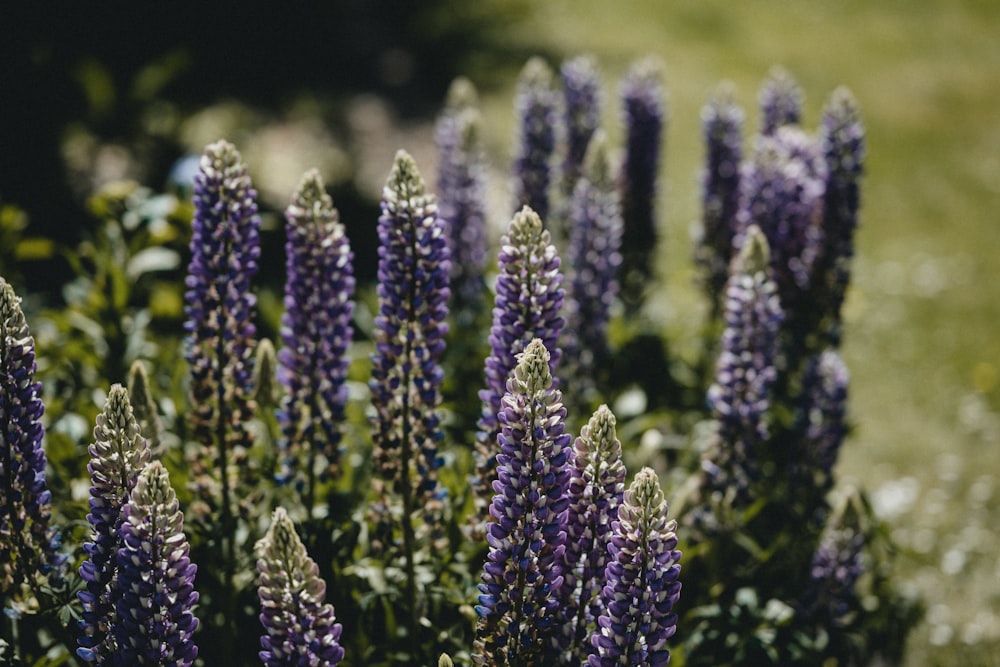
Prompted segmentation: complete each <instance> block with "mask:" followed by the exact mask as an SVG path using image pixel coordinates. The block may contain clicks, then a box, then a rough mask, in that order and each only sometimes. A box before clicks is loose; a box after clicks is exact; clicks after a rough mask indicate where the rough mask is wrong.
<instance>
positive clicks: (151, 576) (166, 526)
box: [113, 461, 198, 667]
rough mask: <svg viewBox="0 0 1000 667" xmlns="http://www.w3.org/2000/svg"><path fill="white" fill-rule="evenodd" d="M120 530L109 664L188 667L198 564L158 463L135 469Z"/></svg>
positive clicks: (192, 654) (195, 622)
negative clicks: (136, 473) (114, 647)
mask: <svg viewBox="0 0 1000 667" xmlns="http://www.w3.org/2000/svg"><path fill="white" fill-rule="evenodd" d="M119 534H120V536H121V540H122V548H121V549H120V550H119V551H118V583H117V587H116V612H117V619H116V623H115V625H114V628H113V632H114V638H115V641H116V643H117V653H116V654H115V656H114V662H113V664H115V665H146V664H149V665H177V666H180V667H187V666H189V665H191V663H192V662H194V659H195V658H196V657H197V655H198V647H197V646H195V644H194V642H193V641H192V635H193V634H194V631H195V630H196V629H197V627H198V619H197V618H195V616H194V614H193V613H192V611H191V608H192V607H193V606H194V605H195V603H197V602H198V593H197V592H195V590H194V577H195V572H196V571H197V569H198V568H197V566H195V565H193V564H192V563H191V560H190V559H189V558H188V553H189V551H190V547H189V546H188V541H187V538H186V537H185V536H184V515H183V514H182V513H181V511H180V507H179V505H178V502H177V495H176V494H175V493H174V490H173V487H171V486H170V479H169V477H168V475H167V470H166V468H164V467H163V465H162V464H161V463H160V462H159V461H153V462H151V463H150V464H148V465H147V466H145V467H144V468H143V470H142V472H141V473H139V479H138V481H137V482H136V484H135V488H134V489H133V490H132V494H131V496H130V498H129V501H128V502H127V503H126V504H125V506H124V508H123V509H122V525H121V528H120V530H119Z"/></svg>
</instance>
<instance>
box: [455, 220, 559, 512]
mask: <svg viewBox="0 0 1000 667" xmlns="http://www.w3.org/2000/svg"><path fill="white" fill-rule="evenodd" d="M559 267H560V261H559V256H558V255H557V254H556V249H555V246H554V245H552V243H551V240H550V236H549V233H548V232H547V231H546V230H544V229H543V228H542V220H541V218H539V217H538V214H536V213H535V212H534V211H532V210H531V209H530V208H527V207H525V208H524V209H523V210H521V211H520V212H519V213H517V214H515V215H514V219H513V220H512V221H511V223H510V226H509V227H508V228H507V233H506V234H505V235H504V236H502V237H501V238H500V253H499V268H500V274H499V275H498V276H497V283H496V301H495V305H494V307H493V326H492V328H491V329H490V336H489V342H490V355H489V356H488V357H487V358H486V365H485V366H486V368H485V374H486V389H484V390H482V391H480V392H479V397H480V398H481V399H482V401H483V409H482V414H481V416H480V419H479V422H478V424H477V426H478V428H479V433H478V435H477V440H476V452H477V458H476V464H477V473H478V479H477V480H475V481H474V484H473V486H474V487H475V488H476V489H477V496H478V504H477V508H476V509H477V511H476V512H475V513H474V515H473V516H474V517H482V516H483V515H484V514H485V512H484V510H485V505H486V503H487V502H488V500H489V497H490V495H491V494H492V492H491V490H490V489H491V488H492V482H493V480H495V479H496V453H497V446H496V442H497V440H496V438H497V434H498V433H499V432H500V423H499V421H498V417H497V413H498V412H500V410H501V407H502V406H501V402H502V398H503V396H504V393H505V390H506V387H507V379H508V378H509V377H510V374H511V372H512V371H513V370H514V367H515V366H516V365H517V355H518V354H520V353H521V352H522V351H524V349H525V347H526V346H527V345H528V343H529V342H530V341H531V340H532V339H533V338H539V339H541V341H542V343H543V344H544V345H545V348H546V349H547V350H550V353H549V371H550V373H553V374H554V372H555V367H556V363H557V362H558V360H559V356H560V351H559V349H558V347H557V345H558V341H559V336H560V334H561V333H562V329H563V318H562V316H561V315H560V311H561V310H562V307H563V299H564V297H565V290H564V289H563V288H562V281H563V276H562V273H561V272H560V268H559Z"/></svg>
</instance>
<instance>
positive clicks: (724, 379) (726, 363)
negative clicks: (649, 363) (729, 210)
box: [703, 226, 784, 498]
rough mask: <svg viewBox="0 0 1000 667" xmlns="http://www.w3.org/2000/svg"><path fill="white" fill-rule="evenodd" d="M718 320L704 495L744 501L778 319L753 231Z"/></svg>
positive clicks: (762, 241) (762, 244)
mask: <svg viewBox="0 0 1000 667" xmlns="http://www.w3.org/2000/svg"><path fill="white" fill-rule="evenodd" d="M724 317H725V325H726V327H725V330H724V332H723V334H722V350H721V352H720V353H719V359H718V361H717V363H716V370H715V382H714V383H713V384H712V386H711V387H710V388H709V390H708V404H709V406H710V407H711V410H712V417H713V419H714V420H715V423H716V432H715V438H716V443H715V447H714V448H713V449H714V451H711V453H710V456H709V457H708V458H706V459H705V460H704V461H703V467H704V470H705V473H706V475H707V479H706V480H705V481H706V482H707V483H708V485H709V489H710V493H712V494H713V495H721V496H722V497H723V498H731V497H733V495H734V494H735V497H738V498H745V497H746V494H747V491H748V486H749V483H750V481H751V480H752V479H753V478H754V476H755V473H756V470H755V461H754V458H753V456H754V449H755V448H756V447H758V446H759V445H760V444H761V443H763V442H764V441H765V440H766V439H767V438H768V435H769V429H768V425H767V422H766V419H767V415H768V410H769V408H770V405H771V387H772V385H773V384H774V381H775V380H776V378H777V371H776V369H775V362H776V357H777V354H778V332H779V329H780V328H781V323H782V321H783V319H784V315H783V312H782V310H781V305H780V302H779V300H778V294H777V285H776V284H775V282H774V281H773V280H772V279H771V275H770V269H769V261H768V245H767V239H766V238H765V237H764V235H763V233H762V232H761V231H760V230H759V229H758V228H757V227H756V226H751V227H750V229H749V230H748V232H747V234H746V237H745V240H744V243H743V247H742V248H740V254H739V255H738V256H737V258H736V260H735V261H734V265H733V270H732V275H731V276H730V278H729V283H728V284H727V286H726V304H725V313H724Z"/></svg>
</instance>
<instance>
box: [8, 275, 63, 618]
mask: <svg viewBox="0 0 1000 667" xmlns="http://www.w3.org/2000/svg"><path fill="white" fill-rule="evenodd" d="M41 391H42V386H41V383H39V382H36V381H35V339H34V338H33V337H32V335H31V331H30V330H29V328H28V323H27V321H26V320H25V319H24V313H23V312H22V311H21V299H20V298H19V297H18V296H17V295H16V294H14V288H13V287H11V286H10V284H9V283H8V282H7V281H6V280H4V279H3V278H0V429H2V432H3V442H2V443H0V595H2V596H6V597H7V598H8V600H12V601H14V602H15V603H17V604H25V605H31V604H33V601H32V598H33V591H34V589H35V587H36V586H37V585H38V584H39V583H40V578H41V577H46V578H48V579H49V580H50V581H53V582H54V581H58V580H59V579H60V578H61V577H62V574H63V568H64V564H65V561H66V556H65V555H63V554H61V553H59V544H60V540H59V535H58V533H57V532H56V530H55V529H54V528H52V527H51V526H50V518H51V513H52V508H51V495H52V494H51V492H50V491H49V488H48V484H47V482H46V479H45V464H46V456H45V449H43V447H42V437H43V436H44V433H45V430H44V427H43V426H42V421H41V420H42V412H43V411H44V406H43V405H42V399H41Z"/></svg>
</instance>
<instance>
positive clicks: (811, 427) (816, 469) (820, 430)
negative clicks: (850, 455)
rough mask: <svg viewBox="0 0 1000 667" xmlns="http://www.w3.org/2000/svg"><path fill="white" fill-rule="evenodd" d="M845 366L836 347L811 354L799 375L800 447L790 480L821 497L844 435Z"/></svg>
mask: <svg viewBox="0 0 1000 667" xmlns="http://www.w3.org/2000/svg"><path fill="white" fill-rule="evenodd" d="M848 381H849V376H848V373H847V366H846V365H845V364H844V361H843V360H842V359H841V358H840V355H839V354H837V352H836V351H835V350H832V349H829V350H825V351H824V352H822V353H821V354H819V355H817V356H815V357H813V358H812V359H811V360H810V362H809V364H808V365H807V366H806V371H805V373H804V375H803V377H802V391H801V396H802V401H801V407H800V412H801V415H800V422H801V423H800V425H799V429H798V430H799V434H800V435H799V437H798V438H797V439H796V440H797V442H798V444H799V446H800V448H801V449H800V451H799V452H798V453H797V455H796V456H794V460H793V464H792V470H791V473H792V482H793V484H794V485H796V486H799V487H801V488H802V489H803V490H807V491H809V492H811V493H817V494H819V496H820V497H822V496H823V495H825V494H826V492H827V491H829V490H830V488H832V486H833V479H834V478H833V468H834V466H835V465H836V463H837V456H838V454H839V453H840V446H841V444H843V442H844V438H845V436H846V435H847V420H846V418H845V417H846V412H847V387H848Z"/></svg>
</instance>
